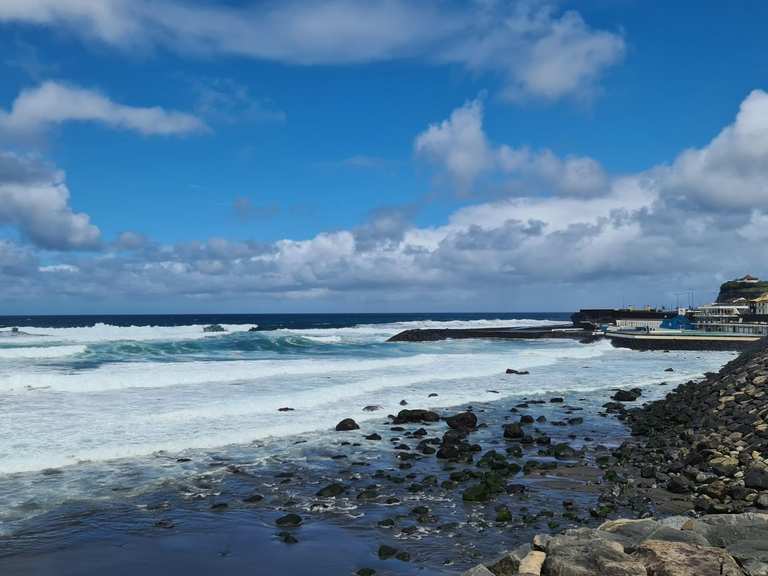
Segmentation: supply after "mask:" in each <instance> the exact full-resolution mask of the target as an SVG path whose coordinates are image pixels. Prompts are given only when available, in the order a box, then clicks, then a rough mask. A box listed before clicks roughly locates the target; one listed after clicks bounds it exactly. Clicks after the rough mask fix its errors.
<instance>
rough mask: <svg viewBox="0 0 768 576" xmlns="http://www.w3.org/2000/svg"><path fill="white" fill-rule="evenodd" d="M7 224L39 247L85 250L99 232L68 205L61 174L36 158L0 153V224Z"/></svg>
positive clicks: (97, 238)
mask: <svg viewBox="0 0 768 576" xmlns="http://www.w3.org/2000/svg"><path fill="white" fill-rule="evenodd" d="M3 224H5V225H11V226H14V227H16V228H18V230H19V231H20V232H21V234H22V236H24V237H25V238H27V239H29V240H30V241H31V242H33V243H34V244H36V245H37V246H39V247H41V248H48V249H53V250H74V249H88V248H94V247H96V246H98V244H99V241H100V237H101V233H100V231H99V229H98V228H97V227H96V226H94V225H93V224H91V222H90V219H89V217H88V215H87V214H82V213H77V212H74V211H73V210H72V208H71V207H70V205H69V190H68V189H67V186H66V184H65V181H64V174H63V173H62V172H60V171H57V170H54V169H53V168H51V167H49V166H47V165H45V164H43V163H41V162H40V161H39V160H37V159H34V158H30V157H24V156H18V155H15V154H11V153H5V152H0V225H3Z"/></svg>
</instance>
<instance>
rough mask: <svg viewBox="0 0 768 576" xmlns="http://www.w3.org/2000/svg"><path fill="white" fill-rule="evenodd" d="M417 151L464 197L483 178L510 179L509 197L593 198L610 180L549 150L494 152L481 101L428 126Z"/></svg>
mask: <svg viewBox="0 0 768 576" xmlns="http://www.w3.org/2000/svg"><path fill="white" fill-rule="evenodd" d="M414 149H415V151H416V154H417V155H419V156H421V157H422V158H425V159H427V160H429V161H430V162H431V163H432V164H433V165H435V166H436V167H437V169H438V171H439V172H440V173H444V174H445V175H447V176H448V177H449V178H450V179H451V180H452V181H453V184H454V185H455V186H456V188H457V189H458V190H459V191H461V192H466V191H468V190H469V189H470V188H471V187H472V185H473V184H474V183H475V181H476V180H477V179H478V178H479V177H481V176H496V177H498V176H499V175H503V176H504V177H505V178H506V181H505V182H504V187H505V189H506V190H507V191H508V192H509V193H511V194H531V193H555V194H559V195H564V196H595V195H600V194H604V193H606V192H607V191H608V177H607V175H606V174H605V171H604V170H603V168H602V166H600V164H599V163H598V162H597V161H596V160H594V159H592V158H589V157H586V156H575V155H570V156H566V157H565V158H559V157H557V156H556V155H555V154H554V153H553V152H552V151H551V150H547V149H544V150H540V151H538V152H537V151H532V150H530V149H529V148H527V147H520V148H512V147H510V146H507V145H501V146H494V145H493V144H492V143H491V142H490V141H489V140H488V137H487V136H486V134H485V131H484V129H483V104H482V101H481V100H479V99H478V100H474V101H472V102H467V103H466V104H464V106H462V107H460V108H457V109H456V110H454V111H453V112H452V113H451V115H450V117H449V118H448V119H447V120H444V121H443V122H440V123H439V124H432V125H430V126H429V127H428V128H427V129H426V130H425V131H424V132H422V133H421V134H419V135H418V136H417V137H416V139H415V141H414ZM497 179H498V178H497ZM537 191H538V192H537Z"/></svg>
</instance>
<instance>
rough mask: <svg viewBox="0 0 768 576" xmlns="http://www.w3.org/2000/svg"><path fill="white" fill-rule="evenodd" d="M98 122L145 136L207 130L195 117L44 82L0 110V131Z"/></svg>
mask: <svg viewBox="0 0 768 576" xmlns="http://www.w3.org/2000/svg"><path fill="white" fill-rule="evenodd" d="M73 121H81V122H82V121H89V122H100V123H103V124H106V125H107V126H110V127H112V128H118V129H125V130H133V131H136V132H139V133H141V134H146V135H158V134H188V133H190V132H200V131H203V130H205V129H206V127H205V124H204V123H203V122H201V121H200V120H199V119H198V118H196V117H194V116H192V115H190V114H185V113H182V112H176V111H173V110H165V109H163V108H160V107H158V106H154V107H151V108H141V107H133V106H125V105H123V104H117V103H115V102H112V101H111V100H110V99H109V98H107V97H106V96H104V95H102V94H100V93H99V92H96V91H93V90H86V89H84V88H79V87H76V86H71V85H67V84H61V83H58V82H45V83H43V84H41V85H40V86H37V87H36V88H32V89H29V90H24V91H22V92H21V93H20V94H19V96H18V97H17V98H16V100H15V101H14V102H13V105H12V106H11V109H10V110H9V111H8V112H4V111H2V110H1V109H0V131H2V130H5V131H8V132H12V133H26V132H35V131H39V130H42V129H45V128H48V127H50V126H54V125H58V124H62V123H64V122H73Z"/></svg>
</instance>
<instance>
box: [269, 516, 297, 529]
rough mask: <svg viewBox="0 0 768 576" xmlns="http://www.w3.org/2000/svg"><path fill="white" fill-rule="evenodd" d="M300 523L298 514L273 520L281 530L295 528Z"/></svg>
mask: <svg viewBox="0 0 768 576" xmlns="http://www.w3.org/2000/svg"><path fill="white" fill-rule="evenodd" d="M302 522H303V520H302V518H301V516H299V515H298V514H286V515H285V516H281V517H280V518H278V519H277V520H275V524H277V525H278V526H280V527H283V528H285V527H289V528H295V527H296V526H300V525H301V523H302Z"/></svg>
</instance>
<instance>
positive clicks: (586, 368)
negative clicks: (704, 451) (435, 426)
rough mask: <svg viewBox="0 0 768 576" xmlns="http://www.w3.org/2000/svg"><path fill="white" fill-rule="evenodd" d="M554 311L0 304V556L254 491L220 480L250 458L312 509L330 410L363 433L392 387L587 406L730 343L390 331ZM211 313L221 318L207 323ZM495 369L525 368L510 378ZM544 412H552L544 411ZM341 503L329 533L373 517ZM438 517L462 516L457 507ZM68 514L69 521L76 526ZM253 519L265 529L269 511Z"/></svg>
mask: <svg viewBox="0 0 768 576" xmlns="http://www.w3.org/2000/svg"><path fill="white" fill-rule="evenodd" d="M567 321H568V315H567V314H559V313H535V314H534V313H527V314H323V315H305V314H300V315H196V316H193V315H180V316H170V315H166V316H68V317H63V316H50V317H42V316H40V317H0V326H5V327H8V328H11V327H16V328H18V331H19V332H18V333H15V334H11V333H9V332H7V331H6V330H7V329H8V328H4V329H2V331H0V411H1V412H0V567H2V565H3V560H2V559H3V558H14V557H15V558H16V559H17V560H18V557H22V558H26V559H28V560H29V559H32V558H34V557H35V555H37V554H41V553H44V552H49V551H50V550H52V549H58V550H61V549H67V548H70V547H72V548H76V547H78V546H82V545H83V543H84V542H86V541H88V542H89V541H91V540H93V539H99V536H98V535H99V534H100V537H101V538H102V539H103V538H112V539H119V538H120V537H122V536H124V535H126V534H130V533H136V532H137V531H138V532H141V530H143V529H145V528H146V529H149V528H147V526H149V527H151V526H152V525H153V524H152V523H151V522H148V521H147V520H146V518H145V517H144V516H140V515H139V516H136V515H135V514H138V512H136V511H141V513H142V514H145V513H146V512H147V510H153V508H151V505H152V504H151V503H152V502H156V501H158V499H159V500H161V501H162V502H166V503H168V502H170V504H168V506H169V509H179V510H181V509H185V510H187V512H189V510H194V509H195V508H194V507H195V506H199V505H200V501H204V502H205V503H206V506H207V505H208V504H210V503H211V502H212V501H213V500H214V499H216V498H221V497H224V496H226V495H227V494H228V491H229V492H230V497H231V496H232V494H235V493H238V490H245V489H246V488H248V487H250V488H252V487H253V484H249V485H248V486H245V487H244V486H243V485H241V484H226V483H225V484H217V482H219V481H222V482H224V480H221V478H224V477H225V476H226V477H227V478H229V477H230V476H233V475H232V474H230V475H229V476H227V470H229V472H230V473H231V472H232V466H233V465H237V466H244V467H247V469H248V473H249V475H250V476H249V477H250V478H251V479H253V482H254V483H256V482H257V481H256V480H255V479H258V485H259V486H260V487H261V489H263V490H273V489H274V490H278V488H279V487H278V488H276V487H275V485H274V484H275V483H274V482H273V483H272V484H269V482H267V481H266V480H265V478H267V477H270V478H271V477H273V476H274V474H275V473H277V471H280V470H283V471H284V470H285V469H286V467H287V468H289V469H290V470H291V472H290V473H291V474H298V476H302V475H303V477H304V478H305V479H306V480H305V481H304V482H303V483H302V484H301V485H300V486H297V487H295V488H293V491H292V492H291V494H290V499H289V503H290V505H288V504H285V500H284V499H283V500H280V502H282V504H280V503H277V504H275V505H274V506H273V507H272V508H271V510H277V509H284V510H285V509H289V508H291V507H293V508H300V509H301V510H305V511H311V510H313V506H315V504H314V503H313V501H312V497H313V494H314V490H316V489H317V486H316V485H317V484H318V483H319V482H322V481H323V480H324V479H332V478H334V477H335V476H334V475H337V474H340V473H341V472H337V470H336V468H334V467H335V466H338V465H339V464H338V462H339V461H342V458H347V456H345V455H340V454H337V452H338V451H339V450H340V449H341V448H340V447H339V446H340V445H339V443H338V438H339V436H337V434H339V433H336V432H333V427H334V426H335V425H336V423H337V422H339V421H340V420H342V419H344V418H350V417H351V418H354V419H355V420H356V421H357V422H358V423H359V424H360V426H361V428H362V430H361V432H364V433H370V432H371V431H380V432H381V433H382V434H384V433H385V431H388V430H389V428H388V426H387V425H386V419H385V416H386V415H387V414H394V413H397V411H398V410H400V409H401V408H402V406H401V402H402V401H403V400H405V401H406V402H407V403H408V406H409V407H414V408H415V407H418V408H430V409H433V410H438V411H441V410H449V409H451V410H453V409H459V408H466V407H467V406H468V405H473V406H474V407H475V409H480V410H482V411H484V412H485V413H487V414H488V415H491V414H494V415H495V416H494V417H495V418H497V419H503V418H508V417H509V416H508V415H507V416H504V414H508V411H509V406H512V405H513V404H514V402H517V401H520V400H521V399H523V398H525V399H530V398H545V399H546V398H548V397H550V396H553V395H558V396H566V397H567V398H573V399H578V400H579V401H580V402H582V403H583V404H584V406H587V407H589V406H593V407H595V411H596V410H597V409H599V406H600V404H601V403H602V402H604V401H606V400H607V394H608V391H609V390H610V389H612V388H616V387H634V386H638V387H642V388H643V389H644V390H647V392H646V393H645V398H653V397H654V396H655V397H658V396H659V395H661V394H662V393H663V391H664V390H665V388H663V387H661V386H659V384H662V383H664V384H668V385H674V384H675V383H677V382H682V381H685V380H687V379H689V378H693V377H696V376H699V375H701V374H703V373H704V372H705V371H709V370H716V369H718V368H719V367H720V366H721V365H722V364H723V363H725V362H726V361H727V360H728V359H730V358H731V357H732V354H730V353H722V352H717V353H711V352H710V353H706V354H703V353H694V352H673V353H669V354H664V353H662V352H645V353H639V352H633V351H628V350H619V349H615V348H612V347H611V346H610V344H609V343H608V342H605V341H600V342H595V343H591V344H581V343H579V342H576V341H571V340H528V341H517V340H508V341H479V340H457V341H443V342H429V343H412V342H398V343H390V342H387V339H388V338H389V337H390V336H392V335H394V334H396V333H398V332H400V331H402V330H405V329H409V328H418V327H453V328H463V327H494V326H521V327H522V326H545V325H554V324H562V323H563V322H567ZM211 324H219V325H221V326H222V327H223V328H224V331H223V332H205V331H204V327H205V326H207V325H211ZM254 328H255V330H252V329H254ZM507 368H514V369H517V370H527V371H529V372H530V374H529V375H527V376H518V377H514V376H513V377H510V376H509V375H507V374H505V370H506V369H507ZM669 368H672V369H673V370H674V372H670V371H667V370H668V369H669ZM366 407H375V410H372V411H366V410H365V408H366ZM281 409H285V410H281ZM369 410H370V408H369ZM542 410H543V411H544V413H546V414H549V418H550V420H552V419H553V418H554V417H555V416H554V414H550V413H551V412H552V411H553V410H555V408H554V407H552V406H546V407H543V408H542ZM589 413H590V414H591V413H593V412H589ZM586 414H587V412H585V415H586ZM494 429H495V428H494ZM569 432H570V430H569ZM579 432H580V433H579V435H578V436H579V438H576V435H574V434H572V436H573V438H570V441H571V442H575V445H578V444H579V443H583V442H584V441H585V440H584V437H586V435H587V434H588V435H589V437H590V439H596V441H600V442H603V443H607V444H610V443H611V442H612V441H615V442H618V441H620V439H621V436H622V434H625V432H623V431H622V430H621V425H620V424H618V423H617V422H616V421H615V420H613V419H606V418H598V417H596V416H591V417H587V418H586V422H585V423H584V424H583V429H580V430H579ZM550 433H551V434H552V435H553V436H556V435H557V434H561V435H564V434H565V432H564V431H563V430H561V429H556V428H554V427H553V428H552V429H551V430H550ZM344 434H347V433H344ZM344 437H345V438H347V436H344ZM348 438H349V439H350V440H349V441H347V442H346V444H343V443H342V444H341V446H342V447H347V446H355V445H360V441H359V439H360V436H359V433H358V436H355V437H351V436H350V437H348ZM566 439H568V438H566ZM488 441H489V442H492V441H493V440H492V438H491V437H490V436H489V437H488ZM368 444H371V443H368ZM392 450H393V448H392V445H391V444H389V443H376V445H374V446H370V445H365V446H361V447H360V449H359V455H358V456H359V458H362V459H363V460H364V461H365V462H366V463H367V464H366V465H368V466H371V465H373V466H376V465H382V463H383V462H384V461H385V460H386V459H387V458H389V457H390V456H391V454H392ZM216 474H219V475H220V476H221V478H219V476H216ZM214 476H215V478H218V480H215V481H214V480H212V479H211V478H213V477H214ZM201 478H203V479H204V481H202V482H201V481H200V479H201ZM286 478H289V477H288V476H286ZM226 482H229V480H226ZM238 482H241V480H238ZM211 486H213V488H212V487H211ZM275 494H277V492H275ZM158 495H162V497H159V496H158ZM280 497H281V498H283V496H282V495H281V496H280ZM276 498H277V496H276ZM126 507H127V508H128V509H131V510H133V512H131V513H130V514H128V513H126V512H125V510H126ZM189 507H191V508H189ZM95 511H96V512H95ZM116 511H121V512H116ZM97 512H98V514H97ZM134 512H135V514H134ZM331 512H332V511H328V513H329V514H330V513H331ZM338 512H339V510H338V509H337V510H335V513H336V514H337V516H335V518H336V520H335V524H334V523H333V522H331V520H330V519H329V520H328V522H329V526H330V525H331V524H333V526H334V528H333V529H332V530H334V531H335V530H344V529H345V527H346V526H348V525H351V524H354V525H358V524H360V523H361V522H362V521H361V520H360V518H361V517H364V516H365V515H366V514H368V515H370V516H371V517H374V516H376V514H375V513H374V512H371V511H366V510H364V509H363V508H362V507H361V506H360V505H359V504H357V503H354V502H353V503H352V504H351V507H349V508H345V512H344V513H345V514H347V515H348V516H347V517H346V520H344V519H339V518H338ZM126 514H127V515H126ZM265 514H266V513H265ZM443 514H444V515H445V516H447V517H449V518H453V519H454V520H459V521H461V522H469V521H468V520H467V514H468V512H467V511H463V510H458V509H455V507H451V508H450V510H449V509H447V508H446V510H444V511H443ZM94 515H95V516H94ZM84 517H88V518H93V517H98V518H99V521H98V522H96V523H95V524H93V525H91V524H89V523H88V522H86V521H84V520H83V518H84ZM233 517H234V516H233ZM376 517H377V516H376ZM184 518H186V522H187V526H197V527H198V528H200V527H201V526H204V525H205V523H204V522H202V523H201V520H200V517H199V516H195V515H186V516H184ZM350 518H354V519H355V520H354V522H353V521H352V520H350ZM73 519H74V520H77V522H79V524H78V526H80V527H81V528H80V529H78V530H75V531H74V532H73V530H72V528H71V526H72V522H73V521H74V520H73ZM118 519H119V520H118ZM262 521H263V522H262V524H261V527H262V528H264V526H266V525H267V524H268V523H269V514H267V515H266V516H265V517H264V518H262ZM366 526H368V525H367V524H366ZM367 530H368V531H369V532H370V534H368V536H361V537H362V538H364V539H365V538H371V537H372V536H371V534H373V535H374V536H375V530H376V529H375V528H371V527H370V526H368V528H367ZM371 531H372V532H371ZM97 533H98V534H97ZM324 533H325V534H328V533H331V528H330V527H329V528H328V530H326V531H325V532H324ZM22 536H23V537H22ZM334 538H335V539H338V538H337V537H334ZM435 541H436V542H439V539H435ZM488 542H489V545H493V543H494V540H493V539H489V541H488ZM414 550H415V554H416V555H417V561H418V556H419V554H421V562H422V564H421V568H422V569H426V568H429V567H431V568H433V569H435V564H436V562H437V560H436V558H437V557H438V556H440V555H439V554H437V553H436V552H434V550H432V549H431V548H430V549H427V548H425V545H424V544H423V543H422V544H418V545H415V548H414ZM275 554H278V556H279V554H280V553H279V552H275ZM361 554H362V552H361ZM435 554H437V555H436V556H435ZM352 556H354V555H352ZM433 556H434V557H433ZM469 560H471V557H470V556H467V557H465V558H463V560H457V563H456V566H462V565H463V564H462V562H465V563H466V562H468V561H469ZM30 561H31V560H30ZM339 561H341V560H339ZM276 562H278V561H277V560H276ZM441 562H443V563H445V562H446V561H445V560H444V559H443V560H441ZM278 564H279V562H278ZM339 566H341V565H336V564H332V565H330V567H329V568H328V570H329V571H328V572H327V573H329V574H330V573H335V572H334V570H338V569H339ZM25 567H26V568H28V567H29V565H26V564H25ZM344 569H347V567H346V565H344ZM393 570H394V569H393ZM403 570H405V569H403V568H397V570H395V571H393V572H392V573H401V572H403ZM41 573H46V574H47V573H49V572H41ZM51 573H55V572H51ZM83 573H87V572H83ZM317 573H318V574H320V573H321V572H317ZM338 573H341V572H338ZM420 573H422V574H424V573H429V572H420ZM435 573H442V572H439V571H438V572H435Z"/></svg>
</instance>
